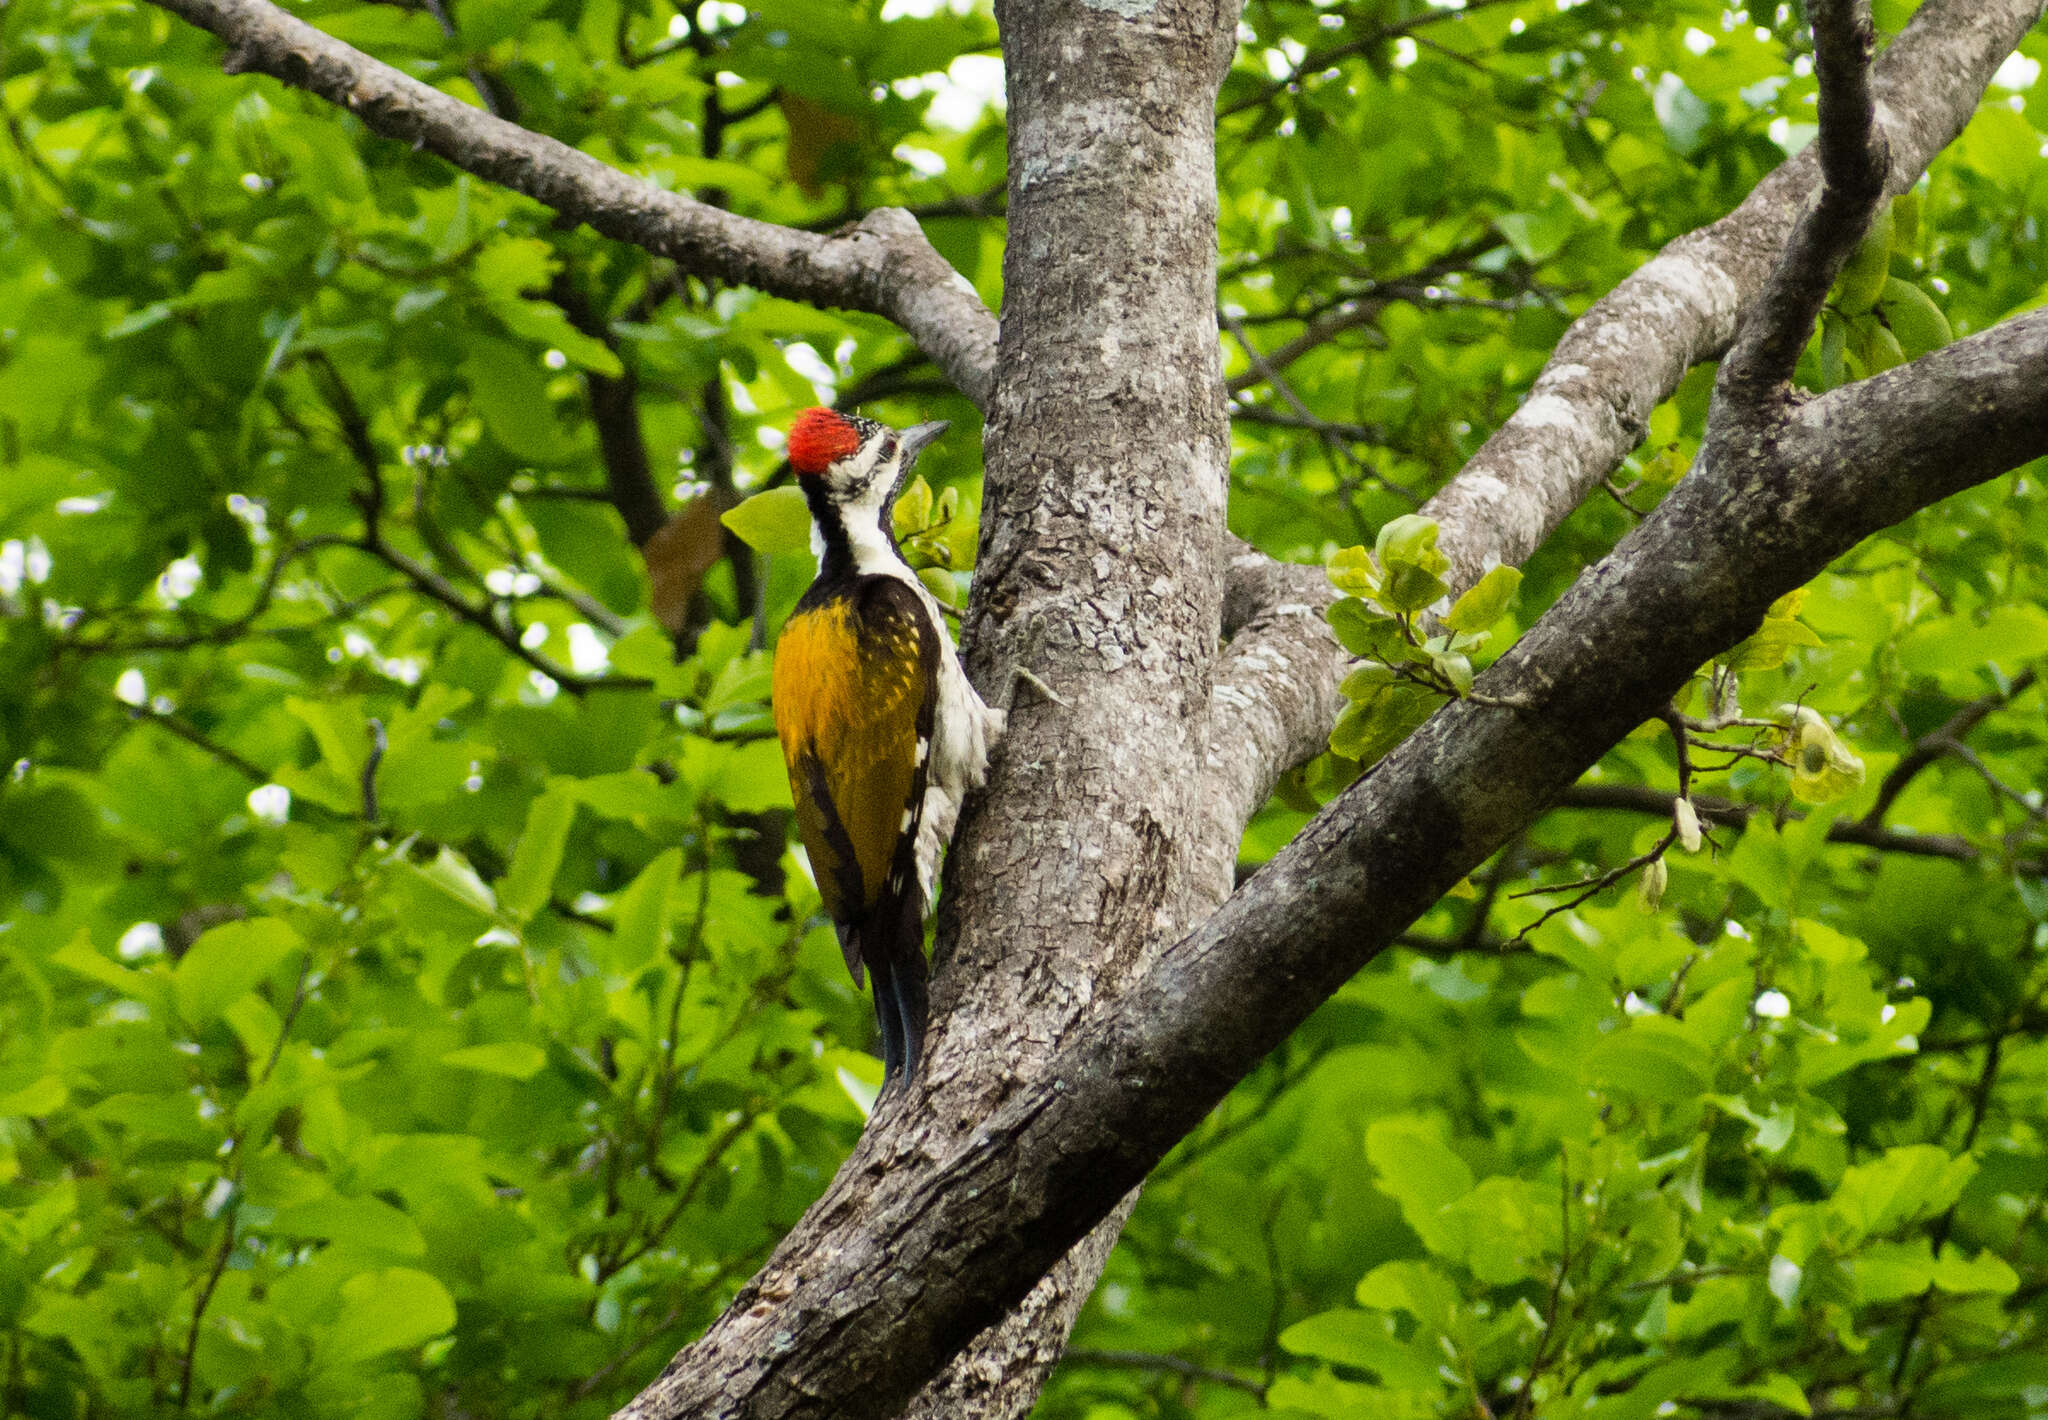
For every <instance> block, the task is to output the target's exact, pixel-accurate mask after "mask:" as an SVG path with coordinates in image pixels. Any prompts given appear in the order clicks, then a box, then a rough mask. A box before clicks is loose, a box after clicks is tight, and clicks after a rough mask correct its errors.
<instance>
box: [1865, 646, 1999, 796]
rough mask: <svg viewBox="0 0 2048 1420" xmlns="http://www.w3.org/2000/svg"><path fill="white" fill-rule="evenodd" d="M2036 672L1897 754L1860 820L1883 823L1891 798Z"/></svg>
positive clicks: (1970, 706) (1975, 704)
mask: <svg viewBox="0 0 2048 1420" xmlns="http://www.w3.org/2000/svg"><path fill="white" fill-rule="evenodd" d="M2035 679H2036V673H2035V672H2034V671H2033V670H2031V669H2029V670H2024V671H2021V672H2020V673H2019V674H2018V675H2017V676H2015V677H2013V680H2012V684H2010V685H2008V686H2007V687H2006V688H2005V690H2004V691H2003V692H2001V693H1999V694H1995V695H1987V696H1984V697H1983V698H1982V699H1978V700H1973V701H1971V702H1970V703H1969V704H1968V705H1965V706H1964V707H1963V708H1962V709H1960V710H1958V711H1956V713H1955V714H1954V715H1952V716H1950V717H1949V719H1948V721H1947V723H1945V724H1943V725H1942V726H1941V727H1940V728H1939V729H1936V730H1931V731H1929V732H1928V733H1927V734H1924V735H1922V736H1921V737H1920V738H1919V739H1917V740H1915V741H1914V742H1913V747H1912V748H1911V749H1909V750H1907V751H1906V753H1905V754H1904V755H1902V756H1900V758H1899V762H1898V763H1897V764H1894V765H1893V766H1892V768H1891V773H1889V774H1887V775H1885V776H1884V782H1883V783H1881V784H1879V785H1878V786H1877V800H1876V802H1874V803H1873V804H1871V806H1870V812H1869V813H1867V814H1865V815H1864V816H1863V820H1862V821H1863V822H1864V823H1865V824H1867V825H1869V826H1871V827H1873V828H1876V827H1879V826H1881V825H1882V824H1883V823H1884V816H1885V815H1886V814H1888V813H1890V812H1891V807H1892V804H1893V802H1894V801H1895V800H1896V799H1897V798H1898V797H1899V795H1900V794H1902V793H1904V792H1905V789H1906V786H1907V785H1908V784H1911V783H1912V782H1913V780H1914V779H1915V778H1916V777H1917V776H1918V775H1919V773H1920V771H1921V770H1923V769H1925V768H1927V766H1929V765H1930V764H1933V763H1934V762H1935V761H1936V760H1938V759H1940V758H1941V757H1942V756H1944V755H1946V754H1949V753H1951V752H1953V751H1954V750H1955V748H1956V747H1957V746H1959V745H1960V744H1962V742H1963V736H1965V735H1967V734H1969V733H1970V731H1972V730H1974V729H1976V728H1977V726H1978V725H1979V724H1980V723H1981V722H1982V721H1983V719H1984V717H1985V716H1987V715H1989V714H1991V712H1992V711H1994V710H1999V709H2003V708H2004V707H2005V706H2007V705H2009V704H2011V703H2012V702H2013V701H2015V700H2017V699H2019V697H2020V696H2022V695H2024V694H2025V693H2026V692H2027V691H2029V690H2031V689H2032V688H2033V686H2034V681H2035Z"/></svg>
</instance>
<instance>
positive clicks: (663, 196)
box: [153, 0, 996, 404]
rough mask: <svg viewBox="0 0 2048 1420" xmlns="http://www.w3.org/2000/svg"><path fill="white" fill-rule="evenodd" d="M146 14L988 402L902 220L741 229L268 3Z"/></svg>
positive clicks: (883, 212) (988, 343)
mask: <svg viewBox="0 0 2048 1420" xmlns="http://www.w3.org/2000/svg"><path fill="white" fill-rule="evenodd" d="M153 3H155V4H158V5H161V6H162V8H164V9H166V10H169V11H170V12H171V13H172V14H174V15H178V16H180V17H181V18H183V19H186V20H189V21H191V22H192V23H193V24H195V25H198V26H200V27H201V28H202V29H207V30H211V31H212V32H213V33H214V34H216V35H219V36H220V37H221V38H222V39H223V40H225V41H227V44H228V56H227V60H226V64H225V67H226V68H227V70H228V71H229V72H230V73H248V72H253V73H258V74H268V75H270V76H271V77H272V78H274V79H278V80H281V81H283V82H284V83H286V84H290V85H292V86H293V87H295V88H300V89H304V90H306V91H307V92H308V93H312V94H317V95H319V96H320V97H321V98H323V99H326V100H327V101H328V102H329V103H333V104H338V105H340V106H341V107H342V108H345V109H347V110H348V111H349V112H351V113H353V114H355V115H356V116H357V117H358V118H360V119H362V121H363V122H364V123H365V124H367V125H368V126H369V127H370V129H371V130H372V131H373V132H376V133H379V134H382V135H383V136H384V137H386V138H395V139H398V140H400V141H403V142H406V143H411V144H413V145H414V146H416V147H421V148H425V149H428V150H429V151H431V152H433V153H436V154H438V155H440V156H441V157H443V158H446V159H447V160H448V161H449V162H451V163H453V164H455V165H456V166H457V167H459V168H463V169H465V170H466V171H469V172H472V173H475V174H476V175H477V176H478V177H481V178H485V179H488V180H489V181H491V182H495V183H498V184H500V185H502V186H504V187H508V188H510V189H512V190H513V191H514V192H520V193H524V194H525V195H526V196H528V197H531V198H534V199H536V200H537V201H540V202H544V203H546V204H547V205H548V206H549V207H552V208H554V209H555V210H556V211H557V212H560V213H561V214H562V215H563V216H565V217H569V218H572V219H573V220H575V221H578V222H586V223H588V224H589V225H590V226H592V227H593V228H595V229H596V230H598V231H600V232H602V233H604V234H605V235H606V236H608V237H613V238H616V239H617V240H619V241H623V242H630V243H632V244H633V245H635V246H638V247H643V248H645V249H646V250H648V251H650V252H653V253H655V254H656V255H659V256H665V257H668V258H670V259H671V260H673V261H674V262H675V263H676V264H677V265H678V266H679V267H681V268H682V269H683V270H684V271H687V272H691V273H693V274H697V275H704V276H715V277H717V278H719V279H720V280H723V281H732V282H737V283H739V284H742V285H747V286H755V287H758V288H760V289H761V290H763V291H769V292H772V293H773V294H775V295H778V296H785V297H788V298H789V299H791V300H796V301H808V302H811V303H812V304H815V305H820V306H840V307H844V308H846V309H848V310H856V311H867V312H869V313H871V314H874V315H879V316H883V317H886V318H887V319H889V320H892V321H894V322H895V323H896V324H898V325H900V326H902V327H903V329H904V330H905V331H907V332H909V334H910V336H911V338H912V339H914V340H915V341H916V342H917V343H918V346H919V347H920V348H921V349H922V350H923V351H924V352H925V354H927V355H929V356H930V357H931V359H932V362H933V363H934V364H936V365H937V366H938V367H939V368H940V369H941V370H943V371H945V373H946V376H947V378H949V379H951V380H952V381H953V382H954V384H956V385H958V386H959V387H960V389H961V391H962V392H963V393H964V394H966V395H967V397H968V398H969V399H971V400H973V401H974V402H975V403H976V404H982V403H985V402H986V400H987V398H988V394H989V389H990V386H991V382H992V380H993V377H994V369H995V344H996V322H995V317H994V316H993V315H991V314H990V313H989V310H988V308H987V307H986V306H984V305H983V304H982V303H981V298H980V297H979V296H977V295H976V294H975V293H974V288H973V287H972V286H971V285H969V284H968V282H967V281H966V279H965V278H964V277H962V276H961V275H960V274H959V273H958V272H956V271H954V270H953V268H952V267H951V266H950V265H948V264H947V262H946V260H945V258H944V257H942V256H940V255H939V254H938V252H937V251H935V250H934V249H933V248H932V246H931V244H930V243H929V242H927V241H926V240H925V239H924V233H923V231H922V230H921V229H920V228H919V227H918V225H917V221H916V219H915V218H913V217H912V216H910V214H909V213H907V212H904V211H902V210H901V209H898V208H882V209H879V210H877V211H874V212H871V213H869V214H868V215H867V217H866V218H864V219H863V220H862V221H861V222H860V224H859V225H857V226H855V227H853V228H851V229H850V230H847V231H843V232H840V233H837V234H834V235H832V236H820V235H818V234H816V233H812V232H799V231H795V230H793V229H791V228H788V227H779V226H776V225H775V224H774V223H771V222H758V221H755V220H753V219H752V218H748V217H741V216H736V215H735V214H733V213H730V212H726V211H723V210H721V209H719V208H716V207H712V206H710V205H709V204H707V203H702V202H698V201H697V200H695V199H694V198H691V197H688V196H686V195H684V194H682V193H676V192H667V191H664V190H663V189H661V188H658V187H655V186H653V185H651V184H649V183H645V182H642V181H640V180H639V179H637V178H632V177H628V176H627V175H626V174H624V173H622V172H620V171H619V170H618V169H616V168H614V167H611V166H609V165H608V164H605V163H601V162H599V161H598V160H597V159H595V158H593V157H591V156H590V155H589V154H587V153H579V152H578V151H577V150H576V149H574V148H571V147H569V146H568V145H567V144H565V143H558V142H556V141H555V140H554V139H552V138H548V137H545V136H543V135H541V134H538V133H533V132H530V131H529V130H527V129H524V128H521V127H519V126H518V125H517V124H513V123H507V122H505V121H504V120H503V119H500V118H494V117H493V116H492V115H490V114H488V113H485V112H484V111H483V110H481V109H475V108H471V107H470V106H469V105H468V104H465V103H463V102H461V101H460V100H458V99H453V98H450V97H449V96H448V95H446V94H444V93H442V92H440V91H439V90H438V89H433V88H430V87H429V86H427V85H425V84H422V83H421V82H419V80H417V79H414V78H411V77H410V76H408V75H406V74H402V73H400V72H399V71H398V70H396V69H394V68H392V67H391V66H390V65H388V64H384V63H381V62H379V61H378V60H375V59H372V58H370V56H368V55H366V54H364V53H362V52H361V51H359V50H356V49H352V48H350V47H349V46H348V45H346V44H343V43H342V42H341V41H340V40H338V39H335V38H333V37H332V36H330V35H327V34H324V33H322V32H321V31H320V30H317V29H315V28H313V27H312V26H311V25H309V24H306V23H305V22H304V21H302V20H298V19H295V18H293V17H292V16H290V15H288V14H286V13H285V12H284V11H283V10H280V9H279V8H278V7H277V6H275V5H272V4H270V3H268V0H153Z"/></svg>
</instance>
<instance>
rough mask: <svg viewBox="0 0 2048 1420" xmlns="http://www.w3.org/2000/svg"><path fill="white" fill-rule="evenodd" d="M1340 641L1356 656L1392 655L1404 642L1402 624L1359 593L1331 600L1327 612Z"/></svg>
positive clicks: (1382, 656)
mask: <svg viewBox="0 0 2048 1420" xmlns="http://www.w3.org/2000/svg"><path fill="white" fill-rule="evenodd" d="M1326 615H1327V617H1328V618H1329V622H1330V630H1332V631H1333V632H1335V633H1336V636H1337V641H1338V644H1340V645H1341V646H1343V648H1344V649H1345V650H1347V651H1349V652H1350V653H1351V654H1352V655H1354V656H1369V657H1372V658H1374V659H1376V660H1382V661H1384V660H1390V659H1393V658H1394V657H1395V656H1396V655H1398V652H1396V651H1395V650H1394V647H1395V646H1396V645H1398V644H1400V642H1401V628H1400V625H1399V623H1397V622H1396V621H1395V620H1394V618H1392V617H1391V616H1386V615H1383V614H1382V613H1380V612H1377V611H1374V610H1373V609H1372V608H1371V607H1370V606H1368V605H1367V604H1366V603H1365V602H1363V601H1360V600H1359V599H1358V598H1357V597H1341V598H1339V599H1338V600H1336V601H1334V602H1332V603H1330V609H1329V611H1328V612H1327V613H1326Z"/></svg>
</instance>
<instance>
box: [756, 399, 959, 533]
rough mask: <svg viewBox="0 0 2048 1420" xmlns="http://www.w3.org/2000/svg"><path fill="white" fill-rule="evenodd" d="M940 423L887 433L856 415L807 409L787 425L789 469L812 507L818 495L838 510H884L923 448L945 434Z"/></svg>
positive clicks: (941, 421)
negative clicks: (793, 471) (792, 470)
mask: <svg viewBox="0 0 2048 1420" xmlns="http://www.w3.org/2000/svg"><path fill="white" fill-rule="evenodd" d="M947 428H948V425H947V423H946V421H945V420H943V419H936V420H933V421H932V422H931V423H929V424H919V425H917V426H916V427H915V428H911V429H891V428H890V427H889V426H888V425H886V424H878V423H876V422H875V421H874V420H872V419H863V418H861V416H859V415H858V414H841V413H840V412H839V411H838V410H836V409H806V410H805V411H804V412H803V413H801V414H799V415H798V416H797V417H796V422H795V423H793V424H791V425H790V426H789V466H790V467H791V468H792V469H794V470H796V472H797V474H798V476H799V478H800V479H801V481H802V483H803V486H804V490H805V493H806V495H807V496H809V497H810V498H811V499H812V506H813V507H816V506H817V494H818V493H822V494H823V495H824V500H825V502H827V503H829V504H832V505H836V506H838V507H840V508H874V509H876V510H878V511H880V510H884V509H887V508H888V507H889V505H890V504H892V503H893V502H894V501H895V499H896V492H897V490H898V489H900V488H901V487H902V486H903V480H904V479H905V478H907V477H908V476H909V474H910V469H911V466H912V465H913V464H915V463H916V462H917V456H918V454H919V453H921V452H922V451H923V450H924V447H925V445H927V444H929V443H930V442H931V441H932V440H934V439H936V438H938V437H939V435H941V434H943V433H945V432H946V429H947Z"/></svg>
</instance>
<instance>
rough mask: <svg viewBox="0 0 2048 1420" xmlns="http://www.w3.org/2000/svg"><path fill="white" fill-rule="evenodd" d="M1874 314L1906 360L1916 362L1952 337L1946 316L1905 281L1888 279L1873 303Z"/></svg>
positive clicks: (1927, 296) (1894, 278) (1925, 294)
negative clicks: (1880, 318) (1896, 340)
mask: <svg viewBox="0 0 2048 1420" xmlns="http://www.w3.org/2000/svg"><path fill="white" fill-rule="evenodd" d="M1877 309H1878V313H1879V314H1880V315H1882V316H1883V317H1884V322H1885V324H1886V325H1888V326H1890V327H1891V332H1892V334H1893V335H1895V336H1897V337H1898V338H1899V346H1900V348H1901V349H1903V350H1904V351H1905V352H1906V358H1907V359H1908V360H1917V359H1919V358H1920V357H1921V356H1922V355H1925V354H1926V353H1927V352H1928V351H1930V350H1939V349H1941V347H1942V346H1944V345H1947V344H1948V343H1949V342H1950V341H1952V340H1954V339H1955V338H1956V333H1955V331H1954V330H1952V329H1951V328H1950V327H1949V323H1948V317H1947V316H1946V315H1944V314H1943V313H1942V309H1941V307H1940V306H1937V305H1935V304H1934V298H1933V297H1932V296H1930V295H1928V294H1927V293H1926V292H1925V291H1923V290H1921V289H1920V288H1919V287H1918V286H1915V285H1913V284H1912V283H1911V282H1909V281H1901V280H1899V278H1898V277H1896V276H1893V277H1890V278H1888V279H1887V280H1886V281H1885V283H1884V294H1883V295H1882V296H1881V297H1879V299H1878V303H1877Z"/></svg>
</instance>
